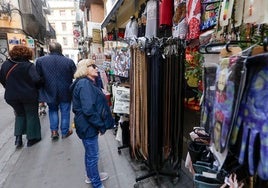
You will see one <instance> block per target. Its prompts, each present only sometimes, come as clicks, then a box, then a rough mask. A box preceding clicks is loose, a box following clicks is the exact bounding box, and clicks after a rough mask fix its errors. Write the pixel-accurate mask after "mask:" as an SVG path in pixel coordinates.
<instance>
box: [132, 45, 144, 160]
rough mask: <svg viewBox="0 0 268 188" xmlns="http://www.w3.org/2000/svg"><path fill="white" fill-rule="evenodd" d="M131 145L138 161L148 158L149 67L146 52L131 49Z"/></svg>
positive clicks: (135, 48) (137, 48)
mask: <svg viewBox="0 0 268 188" xmlns="http://www.w3.org/2000/svg"><path fill="white" fill-rule="evenodd" d="M131 57H132V64H131V70H130V83H131V86H132V87H131V92H130V101H131V103H130V140H131V141H130V143H131V147H132V155H133V157H134V158H136V159H143V160H146V159H147V158H148V102H147V100H148V91H147V74H148V65H147V60H146V59H147V58H146V55H145V52H144V51H141V50H139V47H137V46H136V47H135V46H134V47H132V48H131Z"/></svg>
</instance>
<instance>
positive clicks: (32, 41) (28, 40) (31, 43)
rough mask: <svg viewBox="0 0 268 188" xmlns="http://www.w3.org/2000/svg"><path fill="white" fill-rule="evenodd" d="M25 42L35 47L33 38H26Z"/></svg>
mask: <svg viewBox="0 0 268 188" xmlns="http://www.w3.org/2000/svg"><path fill="white" fill-rule="evenodd" d="M27 44H28V47H29V48H34V47H35V44H34V39H27Z"/></svg>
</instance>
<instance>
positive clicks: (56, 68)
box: [36, 42, 76, 140]
mask: <svg viewBox="0 0 268 188" xmlns="http://www.w3.org/2000/svg"><path fill="white" fill-rule="evenodd" d="M49 52H50V54H49V55H47V56H42V57H39V58H38V59H37V60H36V69H37V71H38V73H39V74H40V76H41V77H42V78H43V79H44V82H45V84H44V86H43V87H42V88H41V89H40V95H39V100H40V101H42V102H46V103H47V105H48V112H49V113H48V114H49V121H50V130H51V138H52V139H53V140H57V139H58V138H59V133H58V130H59V123H60V131H61V135H62V138H67V137H68V136H70V135H71V134H72V133H73V131H72V130H71V129H69V128H70V110H71V92H70V90H69V87H70V85H71V84H72V80H73V75H74V72H75V70H76V66H75V64H74V62H73V60H71V59H69V58H67V57H65V56H63V54H62V47H61V45H60V44H59V43H57V42H52V43H50V44H49ZM59 110H60V116H59ZM59 117H60V118H59Z"/></svg>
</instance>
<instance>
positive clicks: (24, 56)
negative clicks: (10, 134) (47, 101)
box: [0, 45, 42, 148]
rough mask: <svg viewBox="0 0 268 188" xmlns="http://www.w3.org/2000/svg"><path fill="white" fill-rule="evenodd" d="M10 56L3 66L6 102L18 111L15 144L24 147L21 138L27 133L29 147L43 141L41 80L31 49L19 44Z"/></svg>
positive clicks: (0, 75)
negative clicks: (39, 99) (33, 61)
mask: <svg viewBox="0 0 268 188" xmlns="http://www.w3.org/2000/svg"><path fill="white" fill-rule="evenodd" d="M9 56H10V59H7V60H6V61H5V62H4V63H3V65H2V67H1V70H0V82H1V84H2V85H3V86H4V88H5V94H4V98H5V101H6V102H7V103H8V104H9V105H10V106H11V107H12V108H13V109H14V112H15V130H14V135H15V137H16V139H15V145H16V147H17V148H20V147H22V146H23V140H22V135H24V134H26V137H27V140H28V142H27V146H28V147H30V146H32V145H34V144H36V143H38V142H39V141H40V140H41V126H40V120H39V116H38V88H39V87H40V86H41V85H42V79H41V77H40V75H39V74H38V73H37V71H36V68H35V65H34V64H33V63H31V62H30V60H31V59H32V58H33V52H32V50H31V49H29V48H27V47H26V46H23V45H16V46H14V47H13V48H12V49H11V50H10V51H9Z"/></svg>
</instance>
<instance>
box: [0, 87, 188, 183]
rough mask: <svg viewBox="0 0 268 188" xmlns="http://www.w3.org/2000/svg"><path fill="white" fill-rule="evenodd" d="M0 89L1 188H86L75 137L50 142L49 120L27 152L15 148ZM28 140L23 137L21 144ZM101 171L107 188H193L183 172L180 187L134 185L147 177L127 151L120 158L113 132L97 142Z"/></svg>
mask: <svg viewBox="0 0 268 188" xmlns="http://www.w3.org/2000/svg"><path fill="white" fill-rule="evenodd" d="M3 93H4V90H3V88H2V86H1V88H0V113H1V116H0V121H1V124H0V188H36V187H38V188H62V187H64V188H73V187H79V188H88V187H91V186H89V185H87V184H86V183H85V182H84V180H85V172H84V159H83V155H84V149H83V146H82V143H81V141H80V139H79V138H78V137H77V135H76V133H75V132H74V134H73V135H72V136H70V137H68V138H67V139H64V140H62V139H61V138H60V139H59V140H58V141H56V142H52V141H51V139H50V131H49V122H48V116H41V117H40V120H41V126H42V141H41V142H40V143H38V144H36V145H34V146H32V147H30V148H28V147H26V145H24V147H23V148H21V149H19V150H16V149H15V146H14V136H13V131H14V116H13V111H12V109H11V108H10V107H9V106H8V105H7V104H6V103H5V101H4V99H3ZM26 141H27V140H26V138H25V136H24V137H23V142H24V143H25V142H26ZM99 144H100V163H99V164H100V171H106V172H108V173H109V179H108V180H106V181H105V182H104V185H105V187H106V188H132V187H134V185H135V184H136V186H135V187H145V188H150V187H182V186H183V187H185V188H187V187H189V188H190V187H193V184H192V181H191V179H190V178H189V177H188V176H186V175H185V174H184V173H183V172H182V174H181V175H182V176H181V178H180V180H179V183H177V184H176V185H173V184H172V183H171V181H170V180H168V179H161V178H160V180H161V185H157V184H156V183H155V181H154V177H151V178H147V179H144V180H142V181H141V182H139V183H136V181H135V180H136V177H138V176H142V175H144V174H148V172H147V171H146V170H144V169H143V170H142V166H143V165H142V164H141V163H138V162H135V161H133V160H131V159H130V156H129V152H128V149H127V148H126V149H122V150H121V155H120V154H119V153H118V150H117V147H118V146H120V144H119V143H118V142H117V141H116V140H115V136H114V134H113V131H112V130H109V131H108V132H107V133H106V134H105V135H104V136H101V137H100V139H99Z"/></svg>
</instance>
